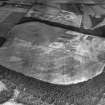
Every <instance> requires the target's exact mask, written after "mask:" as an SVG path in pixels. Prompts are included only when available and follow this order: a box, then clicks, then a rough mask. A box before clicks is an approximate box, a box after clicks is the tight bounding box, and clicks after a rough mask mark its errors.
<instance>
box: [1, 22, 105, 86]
mask: <svg viewBox="0 0 105 105" xmlns="http://www.w3.org/2000/svg"><path fill="white" fill-rule="evenodd" d="M7 36H8V41H7V42H6V43H5V44H4V45H3V46H2V47H1V48H0V64H1V65H3V66H5V67H7V68H9V69H11V70H13V71H16V72H20V73H22V74H24V75H26V76H30V77H33V78H36V79H39V80H42V81H46V82H49V83H53V84H62V85H68V84H76V83H79V82H83V81H87V80H89V79H92V78H93V77H95V76H97V75H99V74H101V73H102V72H103V69H104V65H105V40H104V39H103V38H100V37H95V36H91V35H85V34H82V33H78V32H74V31H70V30H66V29H63V28H57V27H53V26H50V25H46V24H44V23H39V22H28V23H24V24H20V25H17V26H15V27H14V28H13V29H12V30H11V31H10V32H9V33H8V35H7Z"/></svg>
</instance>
